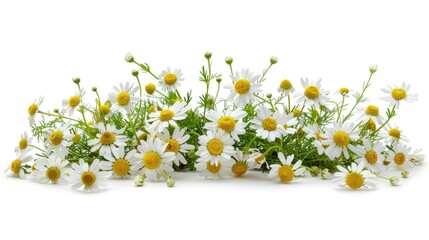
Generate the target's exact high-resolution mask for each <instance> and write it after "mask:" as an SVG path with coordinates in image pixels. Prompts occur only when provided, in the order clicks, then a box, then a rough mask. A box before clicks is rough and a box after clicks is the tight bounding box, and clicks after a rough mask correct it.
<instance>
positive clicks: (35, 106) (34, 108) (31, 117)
mask: <svg viewBox="0 0 429 240" xmlns="http://www.w3.org/2000/svg"><path fill="white" fill-rule="evenodd" d="M42 103H43V97H40V98H39V100H35V101H34V103H32V104H31V105H30V107H29V108H28V122H29V123H30V126H33V125H35V124H36V117H37V113H38V111H39V108H40V105H42Z"/></svg>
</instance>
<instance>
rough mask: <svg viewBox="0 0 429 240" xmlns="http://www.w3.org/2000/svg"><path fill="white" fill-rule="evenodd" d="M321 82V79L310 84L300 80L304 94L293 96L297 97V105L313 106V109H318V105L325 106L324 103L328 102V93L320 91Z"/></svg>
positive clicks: (306, 80)
mask: <svg viewBox="0 0 429 240" xmlns="http://www.w3.org/2000/svg"><path fill="white" fill-rule="evenodd" d="M321 81H322V79H319V80H318V81H317V82H313V81H311V82H310V81H309V80H308V79H307V78H305V79H303V78H301V84H302V87H303V88H304V92H303V93H298V94H295V96H298V97H299V98H298V99H297V101H298V103H299V102H303V103H304V104H305V105H307V106H314V107H315V108H319V107H320V105H326V102H327V101H328V100H329V98H328V97H327V96H326V95H327V94H328V92H327V91H325V90H323V89H322V85H321Z"/></svg>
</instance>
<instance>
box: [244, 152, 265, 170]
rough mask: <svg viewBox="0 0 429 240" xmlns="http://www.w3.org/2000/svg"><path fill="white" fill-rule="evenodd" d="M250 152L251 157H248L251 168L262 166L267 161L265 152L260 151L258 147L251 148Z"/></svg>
mask: <svg viewBox="0 0 429 240" xmlns="http://www.w3.org/2000/svg"><path fill="white" fill-rule="evenodd" d="M250 152H251V153H250V155H249V158H248V159H247V163H248V164H249V167H250V168H251V169H254V168H256V169H257V168H261V166H262V164H264V163H266V161H265V160H266V159H265V156H264V154H262V153H260V152H259V151H258V150H256V149H250Z"/></svg>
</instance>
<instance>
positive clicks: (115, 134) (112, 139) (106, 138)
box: [88, 122, 128, 156]
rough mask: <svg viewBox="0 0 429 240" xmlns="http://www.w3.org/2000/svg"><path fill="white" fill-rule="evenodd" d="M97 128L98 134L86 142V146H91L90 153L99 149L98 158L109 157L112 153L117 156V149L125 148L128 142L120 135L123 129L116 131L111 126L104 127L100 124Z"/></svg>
mask: <svg viewBox="0 0 429 240" xmlns="http://www.w3.org/2000/svg"><path fill="white" fill-rule="evenodd" d="M97 128H98V130H99V131H100V132H99V133H97V136H96V138H94V139H91V140H89V141H88V144H89V145H90V146H92V148H91V152H95V151H97V150H98V149H100V151H99V155H100V156H105V155H111V154H112V152H114V153H115V155H119V153H118V151H119V150H118V147H120V146H123V147H125V145H126V142H127V140H128V139H127V137H126V136H124V135H121V134H122V133H123V132H124V130H125V128H123V129H119V130H118V129H116V127H115V126H113V125H110V124H107V125H106V126H104V124H103V123H101V122H100V123H98V124H97Z"/></svg>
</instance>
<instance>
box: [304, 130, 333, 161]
mask: <svg viewBox="0 0 429 240" xmlns="http://www.w3.org/2000/svg"><path fill="white" fill-rule="evenodd" d="M302 130H303V131H304V132H305V133H307V135H306V138H308V139H310V138H314V141H313V145H314V146H315V147H316V148H317V153H318V154H319V155H322V154H323V153H324V152H325V148H326V147H328V146H327V145H323V144H322V141H324V140H326V138H324V137H322V134H323V130H321V129H320V127H319V125H317V124H313V125H309V126H305V127H304V128H303V129H302Z"/></svg>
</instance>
